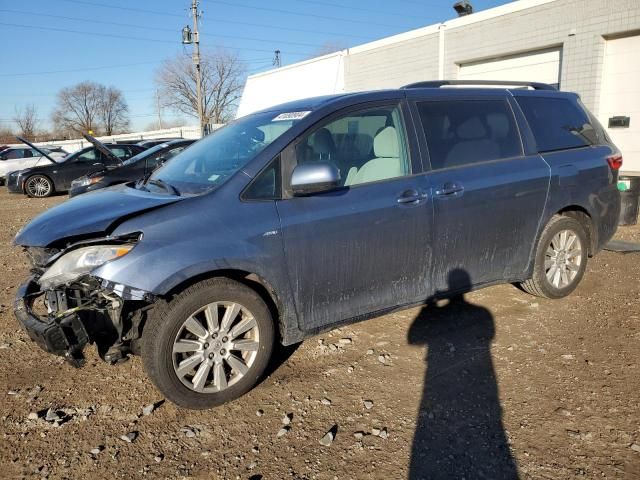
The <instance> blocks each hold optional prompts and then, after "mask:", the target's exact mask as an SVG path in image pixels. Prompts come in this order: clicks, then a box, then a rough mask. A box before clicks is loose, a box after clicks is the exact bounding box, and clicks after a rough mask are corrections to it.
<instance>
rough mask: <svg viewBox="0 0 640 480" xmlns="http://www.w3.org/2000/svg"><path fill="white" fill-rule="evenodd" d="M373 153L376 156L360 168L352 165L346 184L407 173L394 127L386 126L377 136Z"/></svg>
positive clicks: (373, 180)
mask: <svg viewBox="0 0 640 480" xmlns="http://www.w3.org/2000/svg"><path fill="white" fill-rule="evenodd" d="M373 154H374V155H375V158H373V159H372V160H369V161H368V162H367V163H365V164H364V165H363V166H362V167H361V168H360V169H358V168H356V167H351V169H350V170H349V173H348V174H347V179H346V181H345V183H344V184H345V185H346V186H349V185H358V184H360V183H368V182H375V181H378V180H384V179H386V178H395V177H401V176H403V175H405V173H406V172H405V167H404V165H403V164H402V162H401V160H400V147H399V145H398V133H397V132H396V129H395V128H394V127H385V128H384V129H383V130H382V131H380V132H379V133H378V134H377V135H376V136H375V138H374V139H373Z"/></svg>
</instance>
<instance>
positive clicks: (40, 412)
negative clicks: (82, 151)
mask: <svg viewBox="0 0 640 480" xmlns="http://www.w3.org/2000/svg"><path fill="white" fill-rule="evenodd" d="M64 199H65V197H54V198H51V199H45V200H36V199H27V198H23V197H22V196H19V195H9V194H7V193H5V192H2V193H0V205H1V208H0V224H1V225H3V226H4V228H3V229H2V231H0V269H1V270H2V276H1V277H0V419H1V422H0V433H1V435H2V437H1V441H0V465H2V468H1V470H0V477H2V478H25V477H28V478H32V477H33V478H52V479H53V478H55V479H57V478H60V479H62V478H68V479H79V478H88V477H89V476H91V475H93V476H97V478H140V477H143V476H149V477H151V478H203V479H204V478H208V479H209V478H238V479H248V478H251V479H261V478H264V479H282V478H296V479H307V478H308V479H311V478H317V479H336V478H338V479H348V478H385V479H387V478H389V479H396V478H412V479H419V478H428V479H430V478H447V479H451V478H467V479H471V478H488V479H497V478H523V479H529V478H530V479H567V478H576V477H580V478H627V479H635V478H640V408H639V399H640V393H639V392H640V368H639V358H638V357H639V354H640V328H639V324H640V283H639V281H640V254H629V255H621V254H616V253H611V252H606V251H605V252H602V253H600V254H599V255H598V256H597V257H596V258H595V259H592V260H591V261H590V262H589V265H588V269H587V273H586V276H585V278H584V280H583V283H582V284H581V286H580V287H579V288H578V290H577V291H576V292H575V293H574V294H573V295H571V296H570V297H569V298H566V299H563V300H557V301H549V300H544V299H538V298H535V297H531V296H529V295H527V294H525V293H523V292H521V291H520V290H518V289H516V288H514V287H512V286H509V285H503V286H498V287H492V288H488V289H485V290H482V291H478V292H475V293H472V294H469V295H466V296H465V299H464V300H461V301H455V302H441V303H439V304H438V305H434V306H429V307H425V308H417V309H412V310H407V311H404V312H400V313H397V314H393V315H387V316H385V317H380V318H377V319H374V320H370V321H368V322H364V323H361V324H357V325H353V326H349V327H346V328H342V329H340V330H335V331H333V332H331V333H329V334H326V335H323V336H320V337H317V338H312V339H309V340H307V341H306V342H304V343H303V344H302V345H300V346H299V347H298V348H291V349H287V350H284V351H283V352H282V353H281V354H280V358H279V361H278V362H277V363H276V364H274V368H273V372H272V373H271V375H270V376H269V377H267V378H266V379H265V380H264V381H263V382H262V384H260V385H259V386H258V387H257V388H255V389H254V390H253V391H252V392H250V393H249V394H248V395H246V396H244V397H243V398H241V399H239V400H237V401H235V402H233V403H231V404H228V405H225V406H222V407H219V408H217V409H215V410H211V411H205V412H191V411H185V410H180V409H178V408H176V407H175V406H173V405H172V404H170V403H168V402H164V403H163V399H162V397H161V395H160V394H159V393H158V392H157V391H156V390H155V389H154V388H153V386H152V385H151V384H150V382H149V381H148V380H147V379H146V377H145V374H144V371H143V369H142V365H141V362H140V359H138V358H134V359H132V360H131V361H129V362H126V363H124V364H121V365H118V366H109V365H106V364H105V363H103V362H102V361H101V360H99V359H98V357H97V354H96V352H95V350H93V349H89V351H88V362H87V365H86V366H85V367H84V368H82V369H79V370H76V369H74V368H72V367H71V366H69V365H68V364H66V363H64V362H63V361H62V360H61V359H59V358H55V357H53V356H51V355H48V354H45V353H44V352H42V351H40V350H39V349H38V348H37V347H36V345H35V344H33V343H32V342H30V341H29V339H28V337H27V335H26V334H25V333H24V332H23V331H22V330H21V329H20V327H19V326H18V324H17V322H16V320H15V319H14V317H13V313H12V311H11V303H12V299H13V295H14V293H15V289H16V286H17V285H18V284H19V283H20V282H21V281H22V280H23V279H24V278H25V277H26V275H27V264H26V261H25V259H24V258H23V256H22V254H21V252H20V250H19V249H17V248H15V247H12V246H11V240H12V238H13V236H14V235H15V233H16V232H17V230H18V229H19V228H20V227H21V226H22V225H23V224H24V223H25V222H27V221H28V220H29V219H30V218H32V217H33V216H35V215H36V214H37V213H39V212H41V211H43V210H45V209H46V208H50V207H51V206H53V205H55V204H57V203H59V202H61V201H63V200H64ZM617 238H620V239H625V240H634V241H640V227H625V228H621V229H620V230H619V232H618V235H617ZM150 405H154V406H150Z"/></svg>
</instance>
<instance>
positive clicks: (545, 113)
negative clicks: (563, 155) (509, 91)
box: [516, 97, 598, 152]
mask: <svg viewBox="0 0 640 480" xmlns="http://www.w3.org/2000/svg"><path fill="white" fill-rule="evenodd" d="M516 100H517V102H518V104H519V105H520V108H522V111H523V112H524V114H525V116H526V118H527V122H529V126H530V127H531V131H532V132H533V136H534V137H535V139H536V143H537V144H538V151H539V152H551V151H554V150H564V149H568V148H580V147H586V146H589V145H594V144H597V143H598V132H597V131H596V129H595V128H594V127H593V125H592V124H591V121H590V119H589V116H588V115H587V113H586V112H585V111H584V110H583V109H582V108H580V107H579V106H578V105H577V104H575V103H574V102H572V101H570V100H568V99H566V98H550V97H518V98H516Z"/></svg>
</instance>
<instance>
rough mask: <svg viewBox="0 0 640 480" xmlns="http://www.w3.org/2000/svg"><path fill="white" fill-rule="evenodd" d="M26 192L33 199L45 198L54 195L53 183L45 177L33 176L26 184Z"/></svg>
mask: <svg viewBox="0 0 640 480" xmlns="http://www.w3.org/2000/svg"><path fill="white" fill-rule="evenodd" d="M24 192H25V193H26V194H27V195H29V196H30V197H32V198H44V197H48V196H50V195H51V194H53V182H52V181H51V180H50V179H49V178H47V177H45V176H44V175H33V176H31V177H29V178H27V181H26V182H24Z"/></svg>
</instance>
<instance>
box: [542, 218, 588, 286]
mask: <svg viewBox="0 0 640 480" xmlns="http://www.w3.org/2000/svg"><path fill="white" fill-rule="evenodd" d="M583 255H584V253H583V248H582V242H581V241H580V238H578V235H576V233H575V232H573V231H572V230H561V231H560V232H558V233H557V234H556V235H554V237H553V238H552V239H551V242H550V243H549V246H548V247H547V251H546V253H545V261H544V269H545V274H546V277H547V280H548V281H549V283H550V284H551V285H553V286H554V287H556V288H560V289H561V288H565V287H567V286H569V285H571V283H573V281H574V279H575V278H576V275H578V272H579V271H580V265H581V264H582V260H583Z"/></svg>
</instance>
